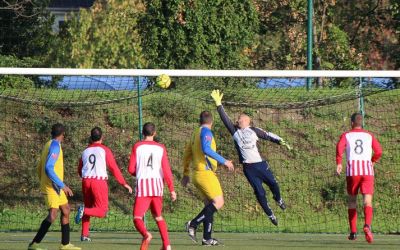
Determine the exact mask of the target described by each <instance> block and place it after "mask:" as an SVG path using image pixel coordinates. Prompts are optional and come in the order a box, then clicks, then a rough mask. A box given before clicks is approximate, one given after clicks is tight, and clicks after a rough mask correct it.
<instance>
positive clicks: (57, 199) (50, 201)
mask: <svg viewBox="0 0 400 250" xmlns="http://www.w3.org/2000/svg"><path fill="white" fill-rule="evenodd" d="M44 200H45V202H46V206H47V207H48V208H49V209H50V208H59V207H60V206H62V205H65V204H68V199H67V196H66V195H65V193H64V191H63V190H61V192H60V195H58V194H57V193H56V192H47V193H44Z"/></svg>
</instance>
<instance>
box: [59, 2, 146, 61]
mask: <svg viewBox="0 0 400 250" xmlns="http://www.w3.org/2000/svg"><path fill="white" fill-rule="evenodd" d="M143 10H144V6H143V5H142V3H141V1H139V0H129V1H123V0H109V1H96V2H95V4H94V5H93V6H92V8H91V9H88V10H86V9H83V10H81V11H80V12H79V14H78V15H75V16H73V17H72V19H71V20H70V21H68V22H67V23H66V26H67V27H66V28H65V29H64V30H62V31H61V32H60V35H59V46H57V47H56V48H55V49H54V51H53V52H52V57H53V58H52V60H54V61H53V65H54V66H59V67H60V66H61V67H78V68H136V67H137V66H138V65H141V66H142V67H144V66H146V63H145V60H144V59H143V56H142V49H141V38H140V35H139V33H138V29H137V23H138V18H139V15H140V14H141V13H142V12H143Z"/></svg>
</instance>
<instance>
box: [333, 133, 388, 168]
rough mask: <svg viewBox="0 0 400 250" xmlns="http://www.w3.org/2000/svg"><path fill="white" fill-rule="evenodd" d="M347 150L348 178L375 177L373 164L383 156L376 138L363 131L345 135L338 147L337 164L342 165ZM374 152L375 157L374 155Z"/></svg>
mask: <svg viewBox="0 0 400 250" xmlns="http://www.w3.org/2000/svg"><path fill="white" fill-rule="evenodd" d="M344 149H346V157H347V164H346V176H366V175H367V176H373V175H374V168H373V163H375V162H377V161H378V160H379V158H380V157H381V155H382V148H381V145H380V144H379V142H378V140H377V139H376V138H375V136H374V135H373V134H372V133H370V132H368V131H366V130H363V129H352V130H350V131H348V132H345V133H343V134H342V135H341V136H340V140H339V142H338V144H337V146H336V163H337V164H341V163H342V155H343V151H344ZM372 152H373V153H374V155H372Z"/></svg>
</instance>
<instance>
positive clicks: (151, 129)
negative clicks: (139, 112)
mask: <svg viewBox="0 0 400 250" xmlns="http://www.w3.org/2000/svg"><path fill="white" fill-rule="evenodd" d="M155 132H156V125H154V123H152V122H146V123H145V124H144V125H143V131H142V133H143V135H144V136H153V135H154V133H155Z"/></svg>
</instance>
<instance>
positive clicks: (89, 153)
mask: <svg viewBox="0 0 400 250" xmlns="http://www.w3.org/2000/svg"><path fill="white" fill-rule="evenodd" d="M107 167H108V169H109V170H110V171H111V173H112V174H113V175H114V176H115V179H117V181H118V183H119V184H121V185H125V184H126V181H125V179H124V177H123V176H122V174H121V171H120V169H119V168H118V166H117V163H116V161H115V158H114V155H113V153H112V152H111V150H110V149H109V148H108V147H107V146H105V145H103V144H101V143H98V142H95V143H92V144H90V145H89V146H88V147H87V148H86V149H85V150H84V151H83V152H82V156H81V158H80V159H79V165H78V174H79V176H80V177H82V178H83V179H98V180H107V179H108V174H107Z"/></svg>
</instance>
